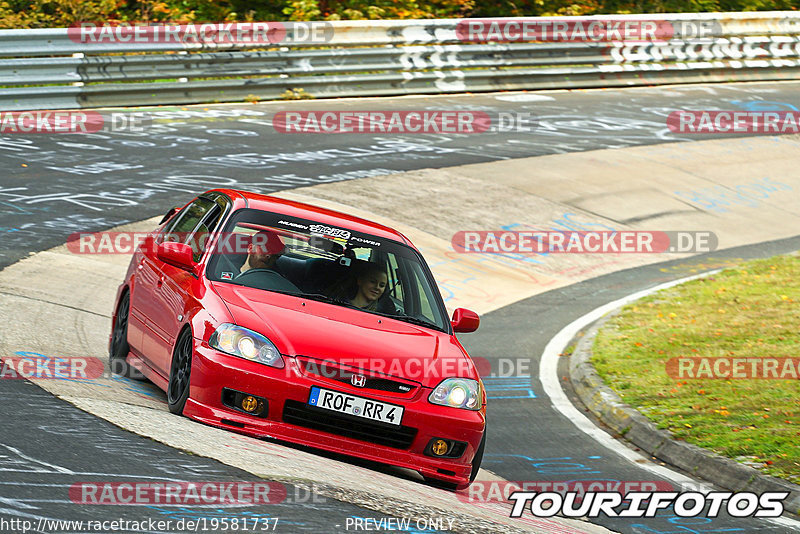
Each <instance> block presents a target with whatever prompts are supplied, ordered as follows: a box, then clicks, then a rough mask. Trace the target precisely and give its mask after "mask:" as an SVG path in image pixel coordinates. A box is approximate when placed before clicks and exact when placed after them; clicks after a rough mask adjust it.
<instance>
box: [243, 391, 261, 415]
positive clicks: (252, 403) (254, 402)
mask: <svg viewBox="0 0 800 534" xmlns="http://www.w3.org/2000/svg"><path fill="white" fill-rule="evenodd" d="M256 408H258V399H256V398H255V397H253V396H252V395H248V396H246V397H245V398H243V399H242V410H244V411H246V412H254V411H256Z"/></svg>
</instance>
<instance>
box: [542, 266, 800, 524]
mask: <svg viewBox="0 0 800 534" xmlns="http://www.w3.org/2000/svg"><path fill="white" fill-rule="evenodd" d="M721 270H722V269H715V270H713V271H707V272H705V273H701V274H698V275H694V276H687V277H686V278H680V279H678V280H673V281H672V282H666V283H664V284H659V285H657V286H655V287H651V288H650V289H644V290H642V291H638V292H636V293H633V294H631V295H628V296H626V297H622V298H621V299H617V300H615V301H613V302H609V303H608V304H604V305H603V306H600V307H599V308H595V309H594V310H592V311H590V312H589V313H587V314H586V315H584V316H582V317H579V318H577V319H575V320H574V321H572V322H571V323H570V324H568V325H567V326H565V327H564V328H562V329H561V330H560V331H559V332H558V333H557V334H556V335H555V336H554V337H553V339H551V340H550V341H549V342H548V343H547V346H546V347H545V348H544V351H543V352H542V358H541V361H540V362H539V380H540V381H541V382H542V387H543V389H544V392H545V394H546V395H547V396H548V397H550V401H551V402H552V403H553V407H555V409H556V410H558V411H559V412H561V414H562V415H563V416H564V417H566V418H567V419H569V420H570V421H572V423H573V424H574V425H575V426H576V427H578V428H579V429H580V430H582V431H583V432H585V433H586V434H588V435H589V436H590V437H591V438H592V439H594V440H595V441H597V442H598V443H599V444H601V445H602V446H604V447H606V448H607V449H609V450H612V451H614V452H615V453H616V454H618V455H620V456H622V457H623V458H625V459H626V460H628V461H629V462H631V463H633V464H636V466H638V467H640V468H642V469H645V470H647V471H650V472H652V473H654V474H656V475H659V476H661V477H664V478H666V479H669V480H672V481H673V482H676V483H678V484H688V485H691V487H692V488H693V490H694V491H701V492H709V491H712V488H711V486H709V485H708V484H706V483H703V482H700V481H698V480H695V479H693V478H691V477H688V476H686V475H683V474H681V473H678V472H676V471H673V470H672V469H669V468H667V467H664V466H661V465H656V464H654V463H653V462H652V461H651V460H650V458H649V457H647V456H644V455H642V454H639V453H638V452H636V451H634V450H632V449H629V448H628V447H626V446H625V445H624V444H622V443H620V442H618V441H617V440H616V439H614V438H613V437H611V435H610V434H608V433H607V432H606V431H605V430H603V429H601V428H599V427H598V426H596V425H595V424H594V423H593V422H592V421H591V420H590V419H589V418H588V417H586V415H584V414H583V413H581V412H580V410H578V409H577V408H576V407H575V406H573V404H572V402H571V401H570V400H569V398H568V397H567V395H566V393H564V390H563V389H562V388H561V381H560V380H559V379H558V359H559V355H560V354H561V353H563V352H564V350H565V349H566V348H567V345H569V342H570V341H572V339H573V338H574V337H575V336H576V335H577V334H578V332H580V331H581V330H583V329H584V328H586V327H587V326H589V325H590V324H592V323H593V322H595V321H597V320H598V319H600V318H601V317H603V316H604V315H606V314H607V313H609V312H611V311H613V310H615V309H617V308H620V307H622V306H625V305H626V304H629V303H631V302H633V301H635V300H639V299H640V298H643V297H646V296H648V295H651V294H653V293H656V292H658V291H661V290H662V289H668V288H670V287H674V286H677V285H680V284H683V283H685V282H689V281H691V280H695V279H698V278H703V277H706V276H711V275H712V274H716V273H718V272H720V271H721ZM765 519H766V518H765ZM769 520H770V521H772V522H773V523H778V524H780V525H783V526H786V527H790V528H794V529H800V521H796V520H794V519H789V518H785V517H779V518H769Z"/></svg>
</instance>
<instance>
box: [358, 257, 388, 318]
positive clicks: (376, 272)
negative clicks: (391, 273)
mask: <svg viewBox="0 0 800 534" xmlns="http://www.w3.org/2000/svg"><path fill="white" fill-rule="evenodd" d="M388 283H389V277H388V276H386V271H385V270H384V269H383V268H382V267H381V266H380V265H378V264H377V263H370V264H369V265H368V266H367V268H366V269H365V270H364V271H363V272H362V273H361V275H360V276H359V277H358V278H356V288H357V289H356V296H355V297H353V298H352V299H350V304H352V305H353V306H355V307H356V308H361V309H363V310H371V311H372V310H377V309H378V299H380V298H381V296H382V295H383V292H384V291H386V286H387V285H388Z"/></svg>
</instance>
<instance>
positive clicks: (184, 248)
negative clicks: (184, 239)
mask: <svg viewBox="0 0 800 534" xmlns="http://www.w3.org/2000/svg"><path fill="white" fill-rule="evenodd" d="M156 256H158V259H159V260H161V261H163V262H164V263H169V264H170V265H174V266H175V267H179V268H181V269H184V270H187V271H189V272H191V273H192V274H196V273H195V268H196V267H197V264H196V263H195V262H194V252H193V251H192V247H190V246H189V245H187V244H186V243H174V242H172V241H164V242H163V243H159V244H158V249H157V250H156Z"/></svg>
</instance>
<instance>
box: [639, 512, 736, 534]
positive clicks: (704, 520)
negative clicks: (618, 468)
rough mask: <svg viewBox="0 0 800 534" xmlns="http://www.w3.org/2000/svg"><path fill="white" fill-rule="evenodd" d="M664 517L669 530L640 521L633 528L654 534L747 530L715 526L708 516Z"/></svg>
mask: <svg viewBox="0 0 800 534" xmlns="http://www.w3.org/2000/svg"><path fill="white" fill-rule="evenodd" d="M659 519H661V518H659ZM664 519H666V520H667V521H668V522H669V523H670V526H668V527H666V528H667V529H668V530H662V529H661V528H655V527H651V526H649V525H643V524H639V523H637V524H635V525H631V528H633V529H635V530H636V531H637V532H643V533H649V532H651V533H653V534H707V533H710V532H744V530H745V529H743V528H715V527H713V526H711V525H709V523H713V520H712V519H711V518H708V517H679V516H671V517H666V518H664ZM708 526H711V528H702V527H708Z"/></svg>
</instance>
